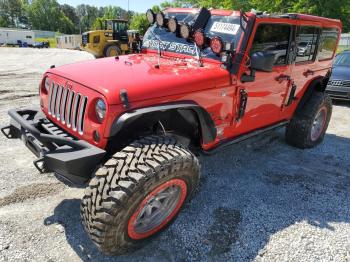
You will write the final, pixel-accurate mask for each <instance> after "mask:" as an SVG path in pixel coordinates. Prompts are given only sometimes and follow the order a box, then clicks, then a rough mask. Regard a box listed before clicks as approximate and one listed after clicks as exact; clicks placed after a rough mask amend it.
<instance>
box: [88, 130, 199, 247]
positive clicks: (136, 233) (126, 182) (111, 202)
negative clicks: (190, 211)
mask: <svg viewBox="0 0 350 262" xmlns="http://www.w3.org/2000/svg"><path fill="white" fill-rule="evenodd" d="M198 182H199V164H198V159H197V158H196V157H195V156H194V155H193V154H192V153H191V152H190V151H189V150H188V149H186V148H185V147H184V146H182V145H180V144H179V143H178V142H177V141H176V140H175V139H174V138H172V137H168V136H149V137H145V138H142V139H140V140H137V141H135V142H133V143H132V144H130V145H129V146H127V147H126V148H124V149H123V150H122V151H121V152H118V153H116V154H115V155H114V156H113V157H112V158H111V159H110V160H108V161H107V162H106V164H105V165H104V166H103V167H102V168H100V169H99V170H98V171H97V172H96V174H95V177H93V178H92V179H91V181H90V183H89V186H88V187H87V188H86V190H85V196H84V197H83V199H82V203H81V217H82V220H83V224H84V226H85V229H86V231H87V232H88V234H89V236H90V238H91V239H92V240H93V242H94V243H95V244H96V245H97V246H98V247H99V249H100V250H101V251H102V252H104V253H105V254H122V253H126V252H128V251H131V250H133V249H135V248H137V247H139V246H141V245H142V244H143V240H145V239H146V238H148V237H151V236H152V235H154V234H156V233H158V232H160V231H161V230H162V229H164V228H165V227H166V226H167V225H169V223H171V221H173V219H174V218H175V217H176V215H177V214H178V212H179V211H180V209H181V207H182V206H183V204H184V203H185V201H186V200H187V199H189V198H190V197H191V195H192V194H193V193H194V191H195V189H196V188H197V185H198Z"/></svg>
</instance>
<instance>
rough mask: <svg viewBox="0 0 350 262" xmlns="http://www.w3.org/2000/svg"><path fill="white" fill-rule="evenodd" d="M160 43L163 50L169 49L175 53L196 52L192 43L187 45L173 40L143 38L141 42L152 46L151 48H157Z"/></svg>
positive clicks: (192, 53)
mask: <svg viewBox="0 0 350 262" xmlns="http://www.w3.org/2000/svg"><path fill="white" fill-rule="evenodd" d="M159 44H160V49H161V50H165V51H171V52H176V53H182V54H191V55H195V54H196V48H195V46H194V45H187V44H181V43H175V42H169V41H161V42H160V41H158V40H153V39H151V40H145V41H144V42H143V46H144V47H146V48H152V49H156V50H157V49H158V46H159Z"/></svg>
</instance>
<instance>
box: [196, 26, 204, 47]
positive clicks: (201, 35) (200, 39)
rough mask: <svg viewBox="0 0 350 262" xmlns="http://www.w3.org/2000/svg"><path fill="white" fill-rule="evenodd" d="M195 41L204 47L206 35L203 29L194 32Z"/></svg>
mask: <svg viewBox="0 0 350 262" xmlns="http://www.w3.org/2000/svg"><path fill="white" fill-rule="evenodd" d="M194 42H195V43H196V45H197V46H198V47H203V46H204V44H205V35H204V32H203V31H202V30H196V32H194Z"/></svg>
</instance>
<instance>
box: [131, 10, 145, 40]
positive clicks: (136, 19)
mask: <svg viewBox="0 0 350 262" xmlns="http://www.w3.org/2000/svg"><path fill="white" fill-rule="evenodd" d="M148 27H149V24H148V21H147V18H146V15H145V14H134V15H133V16H132V18H131V22H130V29H134V30H138V31H139V32H140V34H141V35H143V34H145V32H146V31H147V28H148Z"/></svg>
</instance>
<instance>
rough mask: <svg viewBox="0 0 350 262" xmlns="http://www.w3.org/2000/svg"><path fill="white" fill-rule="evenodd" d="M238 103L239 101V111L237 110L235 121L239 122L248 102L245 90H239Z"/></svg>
mask: <svg viewBox="0 0 350 262" xmlns="http://www.w3.org/2000/svg"><path fill="white" fill-rule="evenodd" d="M239 96H240V101H239V109H238V115H237V118H236V121H239V120H240V119H241V118H242V117H243V116H244V113H245V110H246V107H247V101H248V93H247V91H246V90H245V89H241V90H240V91H239Z"/></svg>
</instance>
